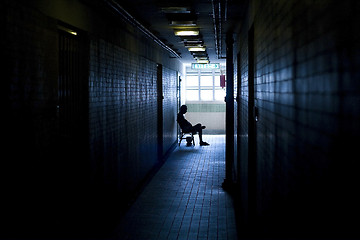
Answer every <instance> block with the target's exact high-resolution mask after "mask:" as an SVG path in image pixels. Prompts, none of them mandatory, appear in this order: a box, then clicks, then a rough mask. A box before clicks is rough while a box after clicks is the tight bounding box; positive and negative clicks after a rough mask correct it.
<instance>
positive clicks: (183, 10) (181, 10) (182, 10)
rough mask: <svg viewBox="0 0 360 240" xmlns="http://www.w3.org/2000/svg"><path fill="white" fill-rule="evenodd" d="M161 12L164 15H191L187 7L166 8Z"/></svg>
mask: <svg viewBox="0 0 360 240" xmlns="http://www.w3.org/2000/svg"><path fill="white" fill-rule="evenodd" d="M161 11H162V12H163V13H191V11H190V10H189V9H188V8H186V7H164V8H162V9H161Z"/></svg>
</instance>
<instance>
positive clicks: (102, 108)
mask: <svg viewBox="0 0 360 240" xmlns="http://www.w3.org/2000/svg"><path fill="white" fill-rule="evenodd" d="M37 3H39V6H38V5H37ZM40 3H41V1H36V2H35V1H1V3H0V12H1V14H0V15H1V16H0V19H1V22H4V23H5V25H4V29H3V32H5V35H4V36H2V38H1V47H2V51H1V56H2V59H5V60H6V61H5V63H3V67H4V68H2V70H3V71H2V72H3V76H5V77H4V81H3V82H4V88H1V89H2V93H3V94H2V96H3V97H4V103H5V114H4V118H5V120H6V122H5V124H6V126H7V127H6V128H7V130H8V131H5V135H4V136H5V140H6V145H5V146H6V147H5V149H6V152H5V153H6V154H5V155H4V156H7V157H6V158H7V161H4V166H3V167H1V170H5V172H7V173H6V174H1V176H2V177H4V180H5V181H4V182H6V183H7V187H6V189H5V192H4V194H5V195H7V196H9V198H8V200H7V201H6V203H8V204H9V206H11V207H9V212H5V213H2V215H3V216H4V217H5V218H7V225H6V226H5V228H6V229H7V231H8V232H9V233H13V232H14V231H18V230H19V229H18V228H21V229H23V231H21V232H19V234H20V235H19V237H20V238H21V234H32V233H34V234H35V233H36V234H39V233H41V234H44V236H46V234H47V233H49V232H50V233H51V234H54V233H56V234H60V233H64V234H65V235H66V234H67V233H66V231H68V233H69V234H73V233H74V232H76V231H80V232H81V231H83V233H88V234H89V233H92V232H93V231H96V230H105V229H107V230H108V229H110V228H111V227H112V225H111V224H113V223H114V221H113V220H114V219H113V218H112V217H119V216H120V210H122V209H124V208H126V207H127V203H128V202H129V201H130V200H131V199H132V198H133V197H134V194H136V192H137V191H138V190H139V189H140V187H141V186H143V184H144V182H145V181H146V179H147V177H148V176H150V175H151V174H152V173H153V171H154V169H156V167H157V166H158V165H159V163H161V162H162V159H158V158H157V156H158V155H157V151H158V148H157V143H158V141H157V140H158V131H157V130H158V129H157V127H158V126H157V123H158V116H159V114H158V109H157V106H158V105H157V104H158V99H159V96H158V93H157V83H158V79H157V64H162V65H163V79H162V84H163V92H164V100H163V111H164V126H163V132H164V139H163V141H164V149H163V151H164V152H166V151H167V150H168V149H169V148H170V147H171V146H172V145H173V144H176V140H177V134H176V132H177V126H176V121H175V116H176V113H177V96H176V90H177V81H178V80H177V76H178V71H180V69H182V67H181V64H180V62H179V61H178V60H177V59H174V58H170V56H169V53H168V52H166V51H165V50H163V49H162V48H161V47H159V46H158V45H156V44H155V43H154V41H152V40H149V39H147V38H146V37H144V35H143V34H142V33H141V32H140V31H138V30H136V28H134V27H133V26H131V25H130V24H127V23H124V22H122V21H121V20H120V19H118V18H116V19H113V18H112V17H113V15H111V14H108V13H107V12H103V10H101V9H96V11H95V12H96V14H95V13H94V11H92V9H91V5H85V4H83V3H82V2H80V1H72V3H74V4H75V5H76V6H77V8H74V9H71V11H72V12H75V13H76V11H77V10H78V11H83V10H84V11H85V10H86V11H87V13H89V14H87V15H86V14H85V15H83V14H80V13H79V14H78V15H76V17H71V16H69V15H68V12H67V9H66V8H56V7H54V9H55V8H56V9H57V10H56V11H53V9H52V10H51V9H50V10H51V11H50V10H49V9H48V8H46V7H47V6H48V5H46V4H45V5H44V4H40ZM62 3H63V2H62V1H54V2H53V4H54V6H56V4H60V5H61V4H62ZM89 4H90V3H89ZM61 6H62V5H61ZM78 7H79V8H78ZM47 10H49V11H47ZM58 17H59V18H58ZM59 19H60V20H62V21H64V20H66V19H69V22H65V24H70V25H69V27H74V28H76V29H77V31H78V36H81V37H82V39H83V41H82V44H84V46H83V47H84V50H86V51H87V52H86V53H85V54H83V58H82V63H83V64H82V65H84V66H85V67H84V70H85V74H84V75H81V76H82V77H84V79H85V80H86V81H87V84H86V86H87V87H88V89H84V92H86V94H85V95H84V96H85V97H86V99H85V102H87V103H88V105H87V106H84V107H85V108H86V110H85V111H84V112H86V114H87V115H86V116H83V117H84V118H83V119H85V120H84V122H83V126H85V128H87V132H86V133H84V134H83V136H82V138H81V139H82V140H81V141H78V140H79V139H77V140H76V141H74V139H72V141H69V142H67V141H66V140H64V139H60V138H59V136H60V135H61V132H59V131H58V130H59V128H58V126H59V125H58V109H57V105H58V75H59V69H58V66H59V50H58V49H59V45H58V44H59V42H58V27H57V25H58V24H64V23H60V22H59V21H58V20H59ZM85 23H93V24H92V25H91V24H85ZM102 24H103V25H102ZM83 26H88V27H84V28H83ZM71 94H72V93H71ZM70 140H71V139H70ZM80 146H81V147H83V146H85V147H86V148H81V147H80ZM79 149H81V151H79ZM17 201H19V203H20V202H22V203H21V204H19V205H18V204H17ZM13 204H14V205H13ZM15 205H16V206H15ZM12 207H14V208H16V210H14V211H12V210H11V209H13V208H12ZM34 215H37V216H39V218H38V220H36V221H35V220H34V219H31V218H32V216H34ZM19 216H21V217H22V218H23V221H24V225H22V224H20V223H19V222H18V218H19ZM69 216H71V217H69ZM104 216H106V219H104V218H103V217H104ZM64 219H66V221H65V220H64ZM25 223H26V224H25ZM25 225H27V226H25ZM36 226H42V229H41V231H39V229H38V227H36ZM11 227H14V228H17V229H12V228H11ZM84 229H86V230H84ZM7 231H5V232H7ZM2 234H3V232H2V233H1V234H0V238H2Z"/></svg>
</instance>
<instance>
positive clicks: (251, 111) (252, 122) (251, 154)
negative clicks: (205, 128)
mask: <svg viewBox="0 0 360 240" xmlns="http://www.w3.org/2000/svg"><path fill="white" fill-rule="evenodd" d="M254 38H255V36H254V26H252V27H251V28H250V30H249V35H248V51H249V52H248V59H249V65H248V66H249V70H248V71H249V72H248V91H249V92H248V141H249V145H248V148H249V149H248V177H249V179H248V184H249V188H248V191H249V192H248V197H249V218H250V219H249V220H250V221H253V220H254V218H255V215H256V201H257V196H256V190H257V181H256V179H257V171H256V168H257V163H256V150H257V149H256V116H255V113H256V108H255V98H256V92H255V47H254V41H255V39H254Z"/></svg>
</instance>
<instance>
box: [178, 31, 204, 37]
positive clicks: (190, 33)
mask: <svg viewBox="0 0 360 240" xmlns="http://www.w3.org/2000/svg"><path fill="white" fill-rule="evenodd" d="M175 35H176V36H198V35H199V31H198V30H178V31H175Z"/></svg>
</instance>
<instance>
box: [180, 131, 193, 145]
mask: <svg viewBox="0 0 360 240" xmlns="http://www.w3.org/2000/svg"><path fill="white" fill-rule="evenodd" d="M194 134H196V133H192V132H183V131H182V130H181V132H180V138H179V146H180V144H181V141H182V140H183V139H186V138H187V137H191V141H192V144H193V146H195V140H194ZM189 135H190V136H189Z"/></svg>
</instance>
